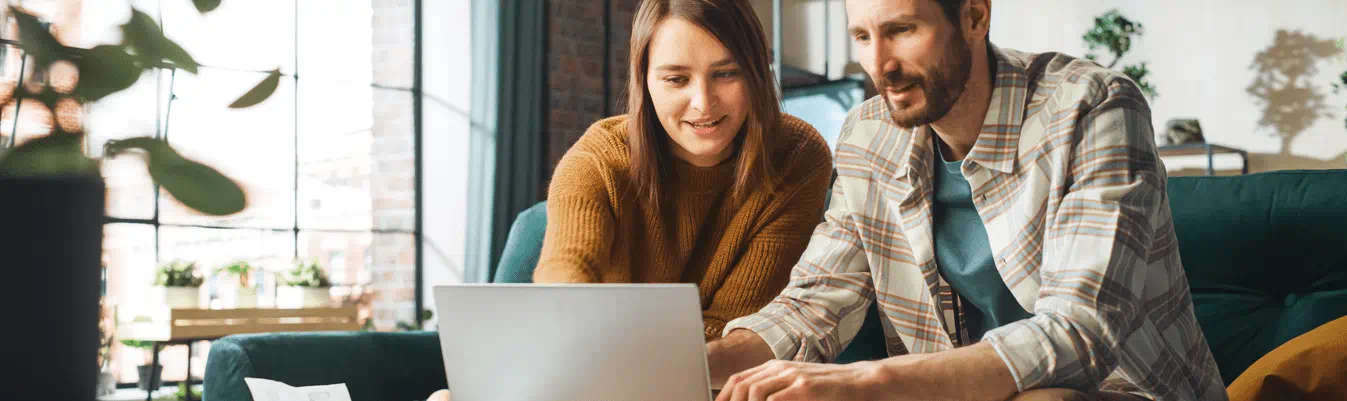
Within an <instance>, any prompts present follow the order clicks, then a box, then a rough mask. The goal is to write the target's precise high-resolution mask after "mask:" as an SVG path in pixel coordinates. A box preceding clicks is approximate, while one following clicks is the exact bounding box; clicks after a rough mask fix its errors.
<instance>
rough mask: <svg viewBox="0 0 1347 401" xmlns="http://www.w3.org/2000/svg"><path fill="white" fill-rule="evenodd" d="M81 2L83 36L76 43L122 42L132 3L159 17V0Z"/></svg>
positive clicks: (81, 34) (85, 44) (80, 29)
mask: <svg viewBox="0 0 1347 401" xmlns="http://www.w3.org/2000/svg"><path fill="white" fill-rule="evenodd" d="M61 1H65V2H70V1H71V0H61ZM169 1H170V2H172V1H182V0H169ZM79 4H80V10H79V29H78V32H79V34H80V38H79V40H78V41H77V42H76V43H75V44H76V45H77V46H79V47H83V48H86V49H88V48H92V47H94V46H98V45H103V44H112V43H117V42H121V41H122V30H121V26H122V24H125V23H126V21H127V20H130V19H131V8H132V7H135V8H136V9H137V10H140V12H143V13H145V14H148V15H149V16H150V17H153V18H156V19H157V18H158V17H159V0H97V1H89V0H85V1H82V2H80V3H79ZM188 53H191V49H188Z"/></svg>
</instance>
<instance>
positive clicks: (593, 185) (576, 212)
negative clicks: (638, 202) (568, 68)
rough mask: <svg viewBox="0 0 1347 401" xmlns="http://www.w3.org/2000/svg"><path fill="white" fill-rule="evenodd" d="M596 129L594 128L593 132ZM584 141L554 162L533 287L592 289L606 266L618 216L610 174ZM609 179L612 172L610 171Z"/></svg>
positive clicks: (600, 158) (600, 159)
mask: <svg viewBox="0 0 1347 401" xmlns="http://www.w3.org/2000/svg"><path fill="white" fill-rule="evenodd" d="M592 129H595V128H591V130H592ZM585 142H586V141H585V139H582V140H581V143H578V144H577V146H575V147H573V148H572V149H571V150H570V151H568V152H567V153H566V155H565V156H563V157H562V158H561V161H560V162H558V164H557V167H556V170H555V171H554V173H553V175H552V182H551V184H550V188H549V189H548V199H547V230H546V232H545V234H544V236H543V248H542V254H541V255H539V258H538V267H537V269H535V270H534V271H533V281H534V282H535V283H596V282H599V281H600V280H601V279H602V275H601V274H600V269H602V268H603V267H604V266H605V265H606V264H607V262H608V258H609V256H608V255H609V250H610V248H611V246H612V242H613V230H614V229H615V226H616V223H615V222H616V217H615V216H616V215H615V212H614V210H613V205H612V202H611V201H610V197H609V194H610V190H611V188H610V187H611V186H612V185H614V183H613V181H612V179H613V177H612V174H604V173H605V171H604V170H605V169H604V168H603V165H602V163H603V160H605V159H604V158H602V157H600V156H599V154H597V153H595V152H594V149H590V148H591V147H588V146H586V143H585ZM608 172H609V173H611V171H608Z"/></svg>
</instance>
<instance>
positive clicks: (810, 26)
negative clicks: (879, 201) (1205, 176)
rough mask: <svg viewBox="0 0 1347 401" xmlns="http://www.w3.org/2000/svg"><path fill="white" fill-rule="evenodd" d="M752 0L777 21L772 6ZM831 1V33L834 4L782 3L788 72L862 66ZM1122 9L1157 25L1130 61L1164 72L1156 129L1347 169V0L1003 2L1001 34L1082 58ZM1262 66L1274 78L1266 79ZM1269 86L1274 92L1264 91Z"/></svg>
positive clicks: (1228, 161) (814, 0) (1000, 38)
mask: <svg viewBox="0 0 1347 401" xmlns="http://www.w3.org/2000/svg"><path fill="white" fill-rule="evenodd" d="M753 1H754V7H755V8H756V9H757V11H758V13H759V16H760V17H761V18H762V19H763V21H764V23H765V24H770V22H771V17H770V15H771V14H770V12H771V0H753ZM826 3H827V4H829V6H830V9H829V10H830V13H831V16H830V17H831V19H830V20H831V22H830V26H829V28H828V29H829V31H830V32H827V34H826V35H825V33H824V28H823V26H824V23H823V13H822V10H823V6H824V4H825V1H824V0H783V7H782V9H783V25H784V26H786V27H788V28H789V29H787V30H786V31H784V32H783V33H782V34H783V39H784V40H783V43H785V44H786V45H785V52H784V53H783V56H782V57H783V59H784V60H785V62H786V63H787V64H789V65H792V66H797V67H801V68H806V69H809V70H811V71H814V72H816V73H819V72H822V70H823V63H824V59H825V57H824V53H823V41H824V38H827V40H829V41H830V42H829V44H830V47H831V51H830V52H829V54H831V55H832V56H833V57H832V61H831V62H830V63H829V67H830V68H829V73H830V74H829V75H831V76H833V77H834V78H835V77H838V76H840V74H841V73H842V72H841V71H839V70H840V69H843V68H846V69H847V70H848V71H849V72H850V71H857V70H858V69H857V68H856V66H855V64H853V63H852V62H851V60H854V59H855V56H854V52H853V51H851V50H850V49H849V48H848V42H849V40H848V39H847V38H846V34H845V30H846V29H845V22H844V21H845V20H844V18H845V17H844V16H843V15H841V14H844V13H845V9H844V8H843V7H844V2H843V0H827V1H826ZM1113 8H1117V9H1118V10H1119V11H1121V12H1122V13H1123V15H1125V16H1127V17H1128V18H1130V19H1132V20H1134V21H1138V22H1141V23H1142V24H1143V25H1144V26H1145V28H1146V34H1145V36H1143V37H1142V38H1141V39H1140V40H1139V41H1137V42H1136V43H1134V44H1133V50H1132V52H1131V53H1129V54H1128V55H1127V56H1126V57H1125V58H1124V62H1135V61H1146V62H1148V66H1149V67H1150V68H1151V70H1152V71H1153V72H1152V75H1153V76H1154V78H1152V79H1151V81H1152V82H1153V83H1154V85H1155V86H1156V88H1157V90H1158V92H1159V96H1158V97H1157V98H1155V99H1153V100H1152V103H1151V108H1152V112H1153V116H1152V117H1153V123H1154V125H1155V126H1156V129H1157V130H1162V129H1163V128H1164V125H1165V122H1166V121H1167V120H1169V119H1170V118H1180V117H1191V118H1197V119H1198V120H1199V121H1200V122H1201V123H1202V126H1203V129H1204V130H1205V132H1206V136H1207V140H1208V141H1209V142H1211V143H1217V144H1222V145H1227V146H1232V147H1237V148H1241V149H1245V150H1247V151H1248V152H1249V153H1250V156H1251V159H1252V161H1251V163H1250V169H1251V170H1252V171H1266V170H1280V169H1293V168H1312V169H1320V168H1343V167H1347V160H1345V158H1347V128H1344V123H1343V117H1344V114H1345V113H1347V110H1344V107H1343V106H1344V105H1347V94H1338V95H1335V94H1334V93H1332V87H1331V83H1332V82H1333V79H1334V77H1335V76H1336V75H1338V74H1340V73H1341V72H1342V71H1343V70H1347V56H1344V55H1343V54H1342V53H1341V52H1339V51H1335V50H1334V49H1333V48H1332V41H1334V40H1336V39H1339V38H1343V37H1344V36H1347V27H1344V25H1343V24H1342V23H1341V21H1342V18H1343V16H1344V15H1347V2H1344V1H1342V0H1302V1H1298V2H1295V6H1294V7H1292V6H1289V5H1287V3H1284V2H1271V1H1248V0H1237V1H1229V0H1227V1H1217V0H1185V1H1179V2H1175V1H1166V0H1092V1H1079V0H1016V1H1013V2H993V6H992V33H991V36H992V40H993V41H994V42H995V43H996V44H997V45H998V46H1002V47H1009V48H1015V49H1021V50H1026V51H1060V52H1064V53H1067V54H1073V55H1083V54H1084V52H1085V50H1086V48H1085V45H1084V43H1083V42H1082V41H1081V39H1080V37H1081V35H1082V34H1083V33H1084V32H1085V31H1086V30H1087V29H1088V28H1089V26H1090V25H1091V24H1092V20H1093V17H1094V16H1096V15H1099V14H1102V13H1104V12H1106V11H1108V10H1109V9H1113ZM768 29H769V30H770V29H771V28H770V27H769V28H768ZM1279 35H1281V40H1280V41H1278V37H1279ZM844 55H845V56H844ZM1260 55H1261V58H1260ZM1107 59H1108V58H1107V57H1106V58H1105V60H1107ZM1260 67H1267V71H1266V72H1263V73H1261V74H1260V72H1259V71H1260V70H1259V68H1260ZM1287 73H1289V76H1288V74H1287ZM1260 77H1262V79H1261V80H1260ZM1260 82H1261V83H1264V84H1266V85H1261V86H1256V85H1255V84H1256V83H1260ZM1166 163H1167V164H1168V165H1169V167H1170V168H1171V171H1174V170H1186V169H1188V168H1196V167H1198V166H1201V165H1203V161H1202V160H1200V158H1186V159H1184V158H1174V159H1169V158H1167V159H1166ZM1217 167H1218V168H1225V169H1230V168H1238V158H1236V157H1233V156H1230V157H1223V158H1219V159H1218V160H1217ZM1179 173H1186V171H1184V172H1179Z"/></svg>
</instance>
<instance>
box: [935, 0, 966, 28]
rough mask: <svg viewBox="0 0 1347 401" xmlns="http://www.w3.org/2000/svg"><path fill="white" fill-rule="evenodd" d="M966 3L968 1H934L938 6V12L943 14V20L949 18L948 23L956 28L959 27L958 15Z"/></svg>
mask: <svg viewBox="0 0 1347 401" xmlns="http://www.w3.org/2000/svg"><path fill="white" fill-rule="evenodd" d="M966 1H968V0H935V2H936V3H938V4H940V10H941V11H944V12H945V18H949V22H951V23H954V26H955V27H956V28H957V27H958V26H959V15H960V14H961V11H963V3H964V2H966Z"/></svg>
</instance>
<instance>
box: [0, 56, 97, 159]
mask: <svg viewBox="0 0 1347 401" xmlns="http://www.w3.org/2000/svg"><path fill="white" fill-rule="evenodd" d="M0 49H4V50H3V51H0V65H3V67H0V68H3V71H0V74H3V78H0V79H3V81H2V82H3V86H2V87H0V91H2V92H4V93H5V94H6V96H4V97H3V98H4V99H5V100H4V101H5V104H4V106H3V108H2V109H0V136H4V137H5V138H6V146H8V140H9V138H10V136H12V135H15V132H17V136H18V138H17V141H15V145H22V144H24V143H25V142H28V141H29V140H32V139H34V138H37V137H40V136H43V135H46V134H48V133H50V132H51V130H52V127H53V126H54V125H55V124H56V121H55V120H54V114H53V113H52V111H51V109H50V108H48V107H47V105H45V104H42V102H40V101H37V100H35V99H25V98H21V96H18V95H19V94H18V91H16V90H15V89H14V88H16V87H17V85H18V80H19V77H20V75H22V77H23V85H24V86H25V87H28V88H29V89H30V90H39V89H41V88H42V87H43V86H42V85H43V84H42V83H44V82H47V80H48V79H49V78H50V79H52V80H53V81H55V80H56V79H65V80H67V82H69V83H70V84H71V87H73V83H74V82H73V80H74V79H75V78H74V76H73V70H70V69H65V70H61V72H58V73H57V74H56V75H55V76H51V75H52V74H50V73H49V71H51V69H46V70H37V69H35V68H36V65H34V63H33V60H32V59H31V58H29V59H28V62H27V63H24V62H23V59H24V58H25V53H24V52H23V51H22V50H20V49H19V48H17V47H14V46H9V45H5V46H3V47H0ZM66 65H67V66H69V64H66ZM21 68H22V70H21ZM20 71H22V72H20ZM57 77H60V78H57ZM76 110H78V107H77V108H76ZM16 112H17V113H18V115H19V118H18V122H17V124H16V123H15V120H14V114H15V113H16ZM70 117H71V118H74V121H75V122H76V124H75V125H74V126H66V127H67V128H68V129H71V130H78V129H80V128H81V127H80V125H81V124H82V123H83V120H84V118H83V116H81V115H79V113H78V112H76V113H75V114H73V115H71V116H70Z"/></svg>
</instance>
